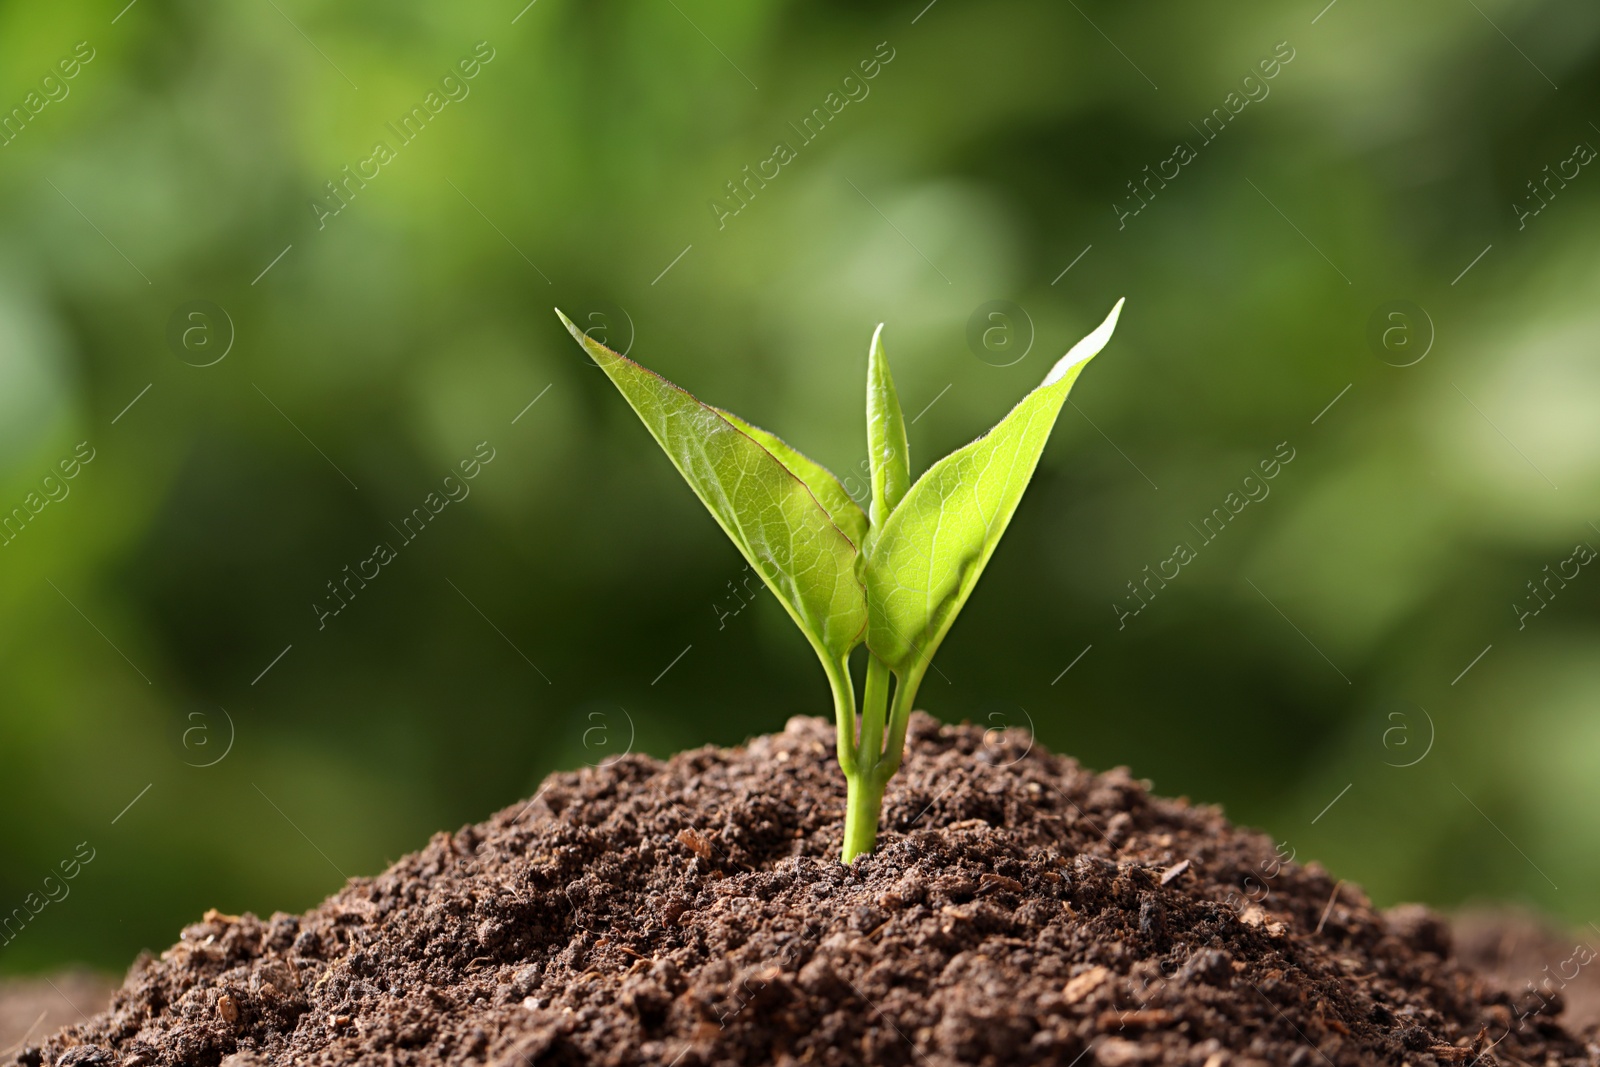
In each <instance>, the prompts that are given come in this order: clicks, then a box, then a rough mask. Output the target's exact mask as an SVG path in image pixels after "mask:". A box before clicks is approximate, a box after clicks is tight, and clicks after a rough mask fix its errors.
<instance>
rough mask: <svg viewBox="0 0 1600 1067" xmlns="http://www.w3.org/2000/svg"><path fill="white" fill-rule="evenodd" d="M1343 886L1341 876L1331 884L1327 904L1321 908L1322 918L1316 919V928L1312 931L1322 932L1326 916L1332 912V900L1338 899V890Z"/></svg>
mask: <svg viewBox="0 0 1600 1067" xmlns="http://www.w3.org/2000/svg"><path fill="white" fill-rule="evenodd" d="M1343 886H1344V879H1343V878H1341V879H1339V880H1338V881H1337V882H1335V883H1334V884H1333V895H1332V896H1330V897H1329V898H1328V906H1327V907H1326V908H1323V909H1322V918H1321V919H1319V920H1317V928H1316V929H1315V930H1313V931H1312V933H1317V934H1320V933H1322V927H1323V926H1324V925H1325V924H1326V923H1327V921H1328V916H1329V915H1332V914H1333V902H1334V901H1336V900H1338V899H1339V890H1340V889H1341V888H1342V887H1343Z"/></svg>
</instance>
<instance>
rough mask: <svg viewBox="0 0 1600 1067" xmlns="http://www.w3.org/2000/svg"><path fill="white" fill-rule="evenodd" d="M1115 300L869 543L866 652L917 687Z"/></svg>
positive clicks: (935, 469) (1104, 333)
mask: <svg viewBox="0 0 1600 1067" xmlns="http://www.w3.org/2000/svg"><path fill="white" fill-rule="evenodd" d="M1121 310H1122V301H1120V300H1119V301H1117V305H1116V307H1114V308H1112V309H1111V314H1110V315H1108V316H1106V320H1105V322H1103V323H1101V324H1100V326H1099V328H1097V329H1096V330H1095V331H1094V332H1093V333H1091V334H1090V335H1089V336H1087V337H1085V338H1084V339H1083V340H1081V341H1079V342H1078V343H1077V344H1076V345H1074V346H1073V347H1072V350H1071V351H1070V352H1068V353H1067V354H1066V355H1065V356H1064V357H1062V359H1061V360H1060V362H1058V363H1057V364H1056V365H1055V366H1054V367H1053V368H1051V370H1050V373H1049V374H1048V375H1046V376H1045V379H1044V381H1043V382H1042V383H1041V384H1040V385H1039V387H1038V388H1036V389H1035V390H1034V391H1033V392H1031V393H1029V394H1028V395H1027V396H1026V397H1024V398H1023V400H1022V402H1021V403H1020V404H1018V405H1017V406H1016V407H1015V408H1012V409H1011V413H1010V414H1008V415H1007V416H1006V417H1005V418H1004V419H1002V420H1001V421H1000V423H999V424H998V425H996V426H995V428H994V429H992V430H990V431H989V432H988V433H987V434H985V435H984V436H983V437H980V438H978V440H976V441H974V442H972V443H971V444H969V445H967V446H965V447H964V448H960V449H957V450H956V451H955V452H952V453H951V454H950V455H948V456H946V457H945V458H944V459H941V460H940V461H939V462H938V463H935V464H934V465H933V466H932V467H930V468H929V469H928V471H927V472H926V473H925V474H923V476H922V477H921V478H919V479H918V480H917V484H916V485H914V486H912V487H911V490H910V491H909V492H908V493H906V496H905V499H904V500H902V501H901V502H900V506H899V507H897V508H896V509H895V510H894V513H893V514H891V515H890V516H889V519H888V521H887V522H886V523H885V524H884V526H883V529H882V532H880V533H879V534H878V535H877V538H876V540H875V541H874V542H873V545H872V550H871V552H870V554H869V555H868V558H867V561H866V566H865V568H864V569H865V575H866V584H867V604H868V623H867V647H868V648H870V649H871V650H872V652H873V654H874V655H876V656H877V657H878V658H879V659H882V660H883V661H884V662H886V663H888V664H889V665H890V666H891V667H893V668H894V669H895V671H896V672H897V673H900V674H902V675H904V674H906V673H908V672H910V673H912V674H913V675H914V677H917V678H920V677H921V672H922V671H923V670H925V669H926V667H927V663H928V660H930V659H931V658H932V657H933V653H934V651H935V650H936V649H937V648H938V647H939V643H940V642H941V641H943V640H944V636H945V634H946V633H947V632H948V631H949V629H950V624H951V623H952V622H953V621H954V620H955V616H956V613H957V612H959V611H960V610H961V607H962V605H964V604H965V603H966V601H967V597H968V596H969V595H970V594H971V593H972V587H973V586H974V585H976V584H977V581H978V576H979V575H980V574H982V573H983V568H984V566H985V565H986V564H987V563H988V562H989V557H990V556H991V555H993V553H994V549H995V545H996V544H998V543H999V541H1000V535H1001V534H1003V533H1005V529H1006V525H1007V524H1008V523H1010V521H1011V516H1012V515H1013V514H1014V513H1015V512H1016V509H1017V504H1018V503H1019V502H1020V501H1021V500H1022V492H1023V490H1024V489H1026V488H1027V486H1028V481H1029V479H1030V478H1032V476H1033V471H1034V468H1035V467H1036V466H1037V465H1038V463H1039V456H1040V454H1041V453H1042V452H1043V451H1044V446H1045V442H1046V441H1047V440H1049V437H1050V431H1051V429H1052V428H1053V427H1054V426H1055V422H1056V416H1057V414H1059V413H1060V411H1061V405H1062V404H1063V403H1065V402H1066V399H1067V392H1068V391H1069V390H1070V389H1071V388H1072V383H1073V382H1074V381H1076V380H1077V377H1078V374H1079V373H1080V372H1081V371H1082V370H1083V367H1084V364H1086V363H1087V362H1088V361H1089V360H1090V359H1091V358H1092V357H1093V356H1094V355H1095V354H1096V353H1098V352H1099V351H1100V349H1102V348H1104V347H1105V344H1106V342H1107V341H1109V340H1110V339H1111V333H1112V331H1113V330H1114V329H1115V328H1116V325H1117V315H1118V314H1119V313H1120V312H1121Z"/></svg>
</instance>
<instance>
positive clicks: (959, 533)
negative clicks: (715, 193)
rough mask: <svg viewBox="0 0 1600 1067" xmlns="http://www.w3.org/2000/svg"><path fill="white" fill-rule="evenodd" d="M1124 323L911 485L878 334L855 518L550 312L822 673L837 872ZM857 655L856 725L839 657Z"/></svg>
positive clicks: (846, 659) (774, 451)
mask: <svg viewBox="0 0 1600 1067" xmlns="http://www.w3.org/2000/svg"><path fill="white" fill-rule="evenodd" d="M1121 311H1122V301H1120V300H1119V301H1117V305H1116V307H1114V308H1112V309H1111V314H1109V315H1107V316H1106V320H1105V321H1104V322H1103V323H1101V324H1100V326H1099V327H1098V328H1097V329H1096V330H1095V331H1094V332H1093V333H1091V334H1089V336H1087V337H1085V338H1084V339H1083V340H1081V341H1079V342H1078V343H1077V344H1075V345H1073V346H1072V350H1071V351H1070V352H1068V353H1067V354H1066V355H1065V356H1063V357H1062V358H1061V360H1060V361H1059V362H1057V363H1056V365H1055V366H1054V367H1052V368H1051V369H1050V373H1049V374H1047V375H1045V378H1044V381H1043V382H1042V383H1041V384H1040V385H1039V387H1038V388H1036V389H1035V390H1034V391H1033V392H1031V393H1029V394H1028V395H1027V396H1026V397H1024V398H1023V399H1022V402H1021V403H1019V404H1018V405H1017V406H1016V407H1014V408H1012V409H1011V413H1010V414H1009V415H1007V416H1006V417H1005V418H1003V419H1001V420H1000V422H999V423H998V424H997V425H996V426H995V427H994V429H992V430H990V431H989V432H988V433H987V434H985V435H984V436H982V437H980V438H978V439H977V440H976V441H973V442H972V443H971V444H969V445H967V446H965V447H963V448H958V449H956V451H954V452H952V453H950V455H948V456H946V457H945V458H944V459H941V460H940V461H939V462H937V463H935V464H934V465H933V466H931V467H929V468H928V469H927V470H926V471H925V472H923V475H922V477H920V478H918V479H917V481H916V484H914V485H913V484H912V482H911V468H910V464H909V462H908V458H907V449H906V423H905V417H904V416H903V415H902V414H901V412H900V401H899V400H898V398H897V397H896V395H895V390H894V380H893V379H892V378H891V377H890V376H889V363H888V360H887V358H886V357H885V356H884V353H883V326H882V325H879V327H878V329H877V331H876V332H874V333H873V335H872V346H871V348H870V349H869V350H868V355H867V446H868V455H869V457H870V463H871V471H872V499H871V501H870V502H869V504H868V507H867V510H866V511H865V512H863V511H862V510H861V508H860V507H859V506H857V504H856V502H855V501H854V500H852V499H851V497H850V494H849V493H847V492H845V489H844V486H842V485H841V484H839V480H838V479H837V478H835V477H834V476H833V475H832V474H831V473H829V472H828V471H827V469H825V468H824V467H822V466H821V465H820V464H818V463H815V462H813V461H812V460H810V459H807V458H806V457H805V456H803V455H801V454H800V453H799V452H797V451H795V450H794V449H793V448H791V447H790V446H789V445H787V444H785V443H784V442H783V441H781V440H779V439H778V438H777V437H775V436H774V435H772V434H770V433H768V432H767V431H766V430H762V429H759V428H757V427H755V426H752V425H750V424H749V423H748V422H745V421H744V420H743V419H741V418H739V417H738V416H737V415H734V414H732V413H730V412H727V411H723V410H721V409H720V408H714V407H712V406H710V405H709V404H704V403H702V402H701V401H699V400H697V399H695V398H694V397H693V396H691V395H690V394H689V393H688V392H686V391H685V390H683V389H680V388H679V387H678V386H676V385H673V384H672V383H671V382H669V381H667V380H666V379H665V378H663V377H661V376H660V375H658V374H656V373H654V372H653V371H649V370H646V369H645V368H644V367H641V366H640V365H639V364H637V363H635V362H633V361H632V360H630V359H627V358H626V357H624V356H621V355H618V354H617V353H616V352H613V351H611V349H609V348H607V347H605V346H604V345H602V344H599V343H597V342H595V341H593V340H591V339H590V338H589V337H588V336H587V335H585V334H584V332H583V331H582V330H580V329H578V327H576V326H574V325H573V324H572V321H571V320H570V319H568V318H567V317H566V316H565V315H562V314H561V312H560V310H557V311H556V314H557V315H560V316H561V321H562V322H563V323H565V324H566V327H567V330H568V331H569V332H570V333H571V334H572V336H573V338H574V339H575V340H576V341H577V342H578V343H579V344H580V345H582V346H583V348H584V350H585V351H586V352H588V354H589V356H590V357H591V358H592V359H593V360H594V361H595V363H596V364H598V365H599V367H600V369H601V370H603V371H605V372H606V374H607V375H608V376H609V377H610V378H611V380H612V382H614V383H615V384H616V386H617V388H618V389H619V390H621V391H622V395H623V396H624V397H625V398H626V399H627V401H628V403H629V404H631V405H633V410H634V411H635V412H637V413H638V415H639V418H640V419H642V420H643V421H644V424H645V426H646V427H647V428H648V429H649V430H650V433H651V434H652V435H653V436H654V437H655V439H656V441H657V442H658V443H659V444H660V445H661V447H662V448H663V449H664V450H665V451H666V453H667V456H668V458H670V459H671V460H672V463H673V465H674V466H676V467H677V468H678V472H679V473H680V474H682V475H683V477H684V480H685V481H687V482H688V483H689V487H690V488H692V489H693V490H694V491H695V493H696V495H698V496H699V497H700V500H701V501H702V502H703V503H704V504H705V506H706V507H707V508H709V509H710V511H711V514H712V517H713V518H715V519H716V520H717V523H718V524H719V525H721V527H722V529H723V532H724V533H726V534H727V535H728V536H729V537H730V538H731V539H732V540H733V543H734V544H735V545H737V546H738V548H739V551H740V552H741V553H743V554H744V557H745V559H747V560H749V561H750V565H751V566H752V567H754V568H755V570H756V571H757V572H758V573H759V574H760V575H761V577H762V579H763V580H765V582H766V583H767V585H768V586H769V587H770V588H771V589H772V592H773V594H774V595H775V596H776V597H777V598H778V602H779V603H781V604H782V605H783V607H784V610H786V611H787V612H788V613H789V616H790V618H792V619H794V621H795V624H796V625H798V626H799V627H800V630H801V632H802V633H804V634H805V636H806V640H808V641H810V642H811V647H812V648H814V649H815V650H816V653H817V658H818V659H820V660H821V661H822V669H823V670H824V671H825V672H826V673H827V676H828V682H829V685H830V686H831V687H832V689H833V707H834V720H835V722H836V723H837V725H838V749H839V766H840V767H841V768H842V769H843V770H844V776H845V782H846V796H847V798H848V799H847V802H846V810H845V829H844V851H843V858H844V862H845V863H849V862H850V861H851V860H853V859H855V857H857V856H859V855H860V854H861V853H863V852H871V851H872V848H873V846H874V845H875V844H876V843H877V840H878V816H879V813H880V811H881V809H882V807H883V791H884V788H885V787H886V786H887V785H888V784H889V779H890V778H892V777H894V773H895V772H896V771H897V770H899V769H900V756H901V751H902V749H903V748H904V747H905V740H906V723H907V721H908V720H909V719H910V717H911V705H912V701H914V700H915V699H916V697H917V687H918V686H919V685H921V684H922V676H923V674H924V673H925V672H926V671H927V669H928V663H929V661H930V660H931V659H932V658H933V654H934V652H935V651H937V650H938V648H939V643H940V642H941V641H943V640H944V636H945V634H946V633H947V632H948V631H949V629H950V624H951V623H952V622H953V621H955V617H956V613H957V612H959V611H960V610H961V607H962V605H963V604H965V603H966V602H967V597H968V596H970V595H971V593H972V587H973V586H974V585H976V584H977V581H978V576H979V575H980V574H982V573H983V568H984V565H985V564H987V563H988V562H989V557H990V556H991V555H992V554H993V553H994V549H995V545H996V544H997V543H998V542H999V540H1000V535H1001V534H1002V533H1004V532H1005V529H1006V525H1007V524H1008V523H1009V522H1010V521H1011V516H1012V514H1013V513H1014V512H1015V511H1016V509H1017V504H1018V502H1020V501H1021V499H1022V491H1023V490H1024V489H1025V488H1027V485H1028V480H1029V479H1030V478H1031V477H1032V476H1033V471H1034V468H1035V467H1036V466H1037V465H1038V463H1039V455H1040V453H1041V452H1043V451H1044V445H1045V442H1046V441H1047V440H1048V439H1049V437H1050V431H1051V429H1052V428H1053V427H1054V426H1055V422H1056V416H1057V414H1058V413H1059V412H1060V411H1061V405H1062V404H1063V403H1065V401H1066V399H1067V392H1068V390H1070V389H1071V388H1072V383H1073V382H1075V381H1076V380H1077V378H1078V374H1079V373H1080V372H1081V371H1082V370H1083V367H1084V365H1085V364H1086V363H1088V362H1089V360H1090V359H1091V358H1092V357H1093V356H1094V355H1095V354H1096V353H1098V352H1099V351H1100V350H1101V349H1102V348H1104V347H1105V345H1106V342H1107V341H1109V340H1110V339H1111V332H1112V330H1114V329H1115V328H1116V325H1117V315H1118V314H1119V313H1120V312H1121ZM863 643H865V644H866V646H867V677H866V682H865V684H864V686H863V688H862V693H861V701H860V704H859V713H858V710H857V708H858V705H857V702H856V690H855V685H854V683H853V682H852V680H851V678H850V653H851V652H852V651H853V650H854V649H855V647H856V646H857V645H860V644H863Z"/></svg>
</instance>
